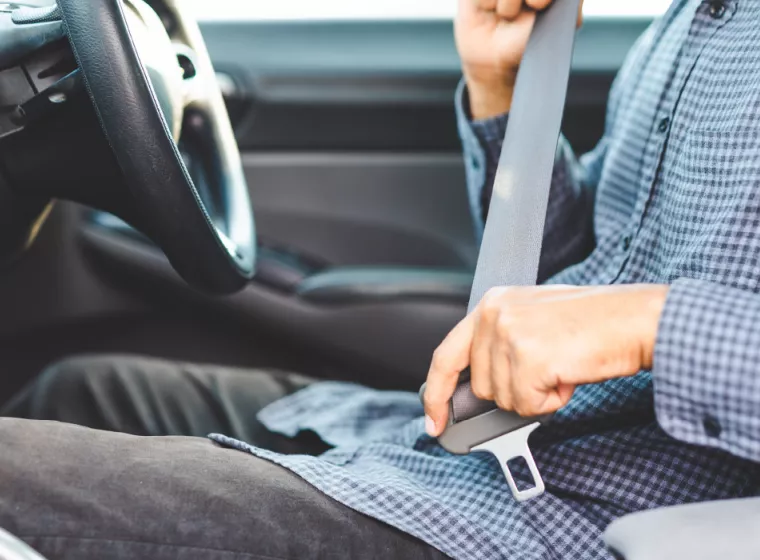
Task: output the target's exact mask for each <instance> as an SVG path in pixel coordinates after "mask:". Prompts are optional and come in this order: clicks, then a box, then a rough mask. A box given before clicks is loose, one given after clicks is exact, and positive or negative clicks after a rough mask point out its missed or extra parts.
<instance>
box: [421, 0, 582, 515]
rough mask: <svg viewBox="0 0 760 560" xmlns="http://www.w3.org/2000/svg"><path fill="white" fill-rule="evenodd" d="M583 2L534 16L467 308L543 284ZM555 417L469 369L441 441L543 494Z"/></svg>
mask: <svg viewBox="0 0 760 560" xmlns="http://www.w3.org/2000/svg"><path fill="white" fill-rule="evenodd" d="M579 5H580V0H555V1H554V2H553V4H552V5H551V6H550V7H549V8H547V9H546V10H545V11H543V12H541V13H539V14H538V16H537V18H536V22H535V25H534V27H533V31H532V33H531V36H530V39H529V41H528V45H527V47H526V50H525V54H524V56H523V60H522V63H521V65H520V70H519V72H518V75H517V82H516V84H515V90H514V95H513V98H512V108H511V110H510V115H509V122H508V124H507V131H506V135H505V137H504V145H503V148H502V152H501V158H500V160H499V167H498V171H497V173H496V178H495V181H494V189H493V195H492V196H491V205H490V207H489V211H488V220H487V223H486V227H485V232H484V235H483V242H482V244H481V246H480V255H479V257H478V264H477V268H476V269H475V279H474V282H473V286H472V293H471V296H470V305H469V309H468V312H472V311H473V310H474V309H475V308H476V307H477V306H478V304H479V303H480V301H481V299H482V298H483V296H484V295H485V293H486V292H487V291H488V290H489V289H490V288H492V287H494V286H531V285H535V284H536V282H537V278H538V264H539V259H540V256H541V243H542V240H543V233H544V222H545V220H546V209H547V204H548V200H549V189H550V186H551V180H552V171H553V169H554V161H555V154H556V151H557V139H558V138H559V134H560V126H561V122H562V114H563V112H564V106H565V98H566V96H567V83H568V79H569V77H570V66H571V62H572V51H573V44H574V40H575V28H576V22H577V18H578V9H579ZM548 351H551V349H549V348H547V352H548ZM424 388H425V387H424V385H423V387H422V389H421V394H424ZM550 417H551V415H550V416H544V417H539V418H522V417H520V416H519V415H517V414H516V413H514V412H506V411H503V410H500V409H498V408H496V406H495V404H494V403H493V402H490V401H481V400H479V399H478V398H477V397H475V395H474V394H473V393H472V390H471V387H470V381H469V371H465V372H463V374H462V377H461V378H460V382H459V385H458V386H457V389H456V391H455V393H454V396H453V398H452V400H451V403H450V409H449V425H448V426H447V428H446V430H445V431H444V433H443V434H442V435H441V436H440V437H439V438H438V441H439V442H440V444H441V446H443V447H444V449H446V450H448V451H449V452H451V453H456V454H460V455H463V454H468V453H470V452H473V451H488V452H490V453H493V454H494V455H495V456H496V458H497V459H498V460H499V463H500V464H501V468H502V470H503V471H504V475H505V476H506V478H507V482H508V484H509V487H510V489H511V490H512V494H513V495H514V497H515V499H516V500H518V501H524V500H528V499H530V498H533V497H535V496H538V495H540V494H543V492H544V482H543V480H542V479H541V474H540V473H539V472H538V468H537V467H536V462H535V460H534V459H533V455H532V454H531V452H530V448H529V447H528V437H529V436H530V434H531V433H532V432H533V431H534V430H535V429H536V428H538V427H539V426H540V425H541V423H543V422H546V421H547V420H549V419H550ZM519 457H522V458H523V459H524V460H525V461H526V463H527V464H528V468H529V470H530V473H531V475H532V476H533V481H534V484H535V486H534V487H533V488H530V489H527V490H522V491H521V490H519V489H518V488H517V485H516V483H515V479H514V477H513V476H512V473H511V471H510V468H509V465H508V462H509V461H511V460H513V459H516V458H519Z"/></svg>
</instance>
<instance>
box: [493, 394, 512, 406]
mask: <svg viewBox="0 0 760 560" xmlns="http://www.w3.org/2000/svg"><path fill="white" fill-rule="evenodd" d="M494 402H495V403H496V406H498V407H499V408H500V409H502V410H512V398H511V397H510V396H509V395H508V394H506V393H505V392H503V391H499V392H498V393H496V394H495V395H494Z"/></svg>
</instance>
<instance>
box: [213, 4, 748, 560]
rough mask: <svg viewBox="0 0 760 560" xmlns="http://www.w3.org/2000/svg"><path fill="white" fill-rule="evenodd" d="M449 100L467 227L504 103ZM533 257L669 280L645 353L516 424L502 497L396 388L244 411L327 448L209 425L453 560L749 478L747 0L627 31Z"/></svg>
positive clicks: (538, 546)
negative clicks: (585, 149) (529, 430)
mask: <svg viewBox="0 0 760 560" xmlns="http://www.w3.org/2000/svg"><path fill="white" fill-rule="evenodd" d="M460 103H461V100H460ZM458 110H459V113H460V121H461V122H460V128H461V134H462V138H463V143H464V148H465V152H466V156H467V157H466V161H467V162H469V164H468V170H467V174H468V183H469V188H470V195H471V201H472V206H473V209H474V213H473V214H474V217H475V220H476V223H477V224H479V225H481V224H482V217H481V214H482V212H481V202H482V199H483V198H484V197H482V196H481V191H482V190H483V186H484V184H487V183H488V181H489V180H490V179H489V178H492V177H493V174H494V169H495V165H496V162H497V159H498V157H497V156H498V153H499V149H500V140H501V137H502V134H503V131H504V125H505V123H504V121H505V119H504V118H502V119H496V120H493V121H488V122H480V123H469V122H468V121H467V118H466V116H465V114H464V111H463V108H462V105H461V104H460V106H459V109H458ZM485 198H487V196H486V197H485ZM541 270H542V272H541V273H542V277H543V278H544V279H546V281H548V282H551V283H563V284H611V283H639V282H649V283H667V284H670V285H671V286H672V288H671V291H670V295H669V297H668V300H667V303H666V305H665V309H664V314H663V316H662V320H661V324H660V329H659V335H658V340H657V344H656V349H655V356H654V367H653V370H652V371H651V372H648V371H647V372H641V373H640V374H639V375H637V376H635V377H631V378H627V379H619V380H614V381H610V382H607V383H603V384H599V385H589V386H584V387H580V388H579V389H578V390H577V391H576V394H575V396H574V397H573V399H572V401H571V403H570V404H569V405H568V406H567V407H566V408H564V409H563V410H561V411H560V412H559V414H557V416H556V417H555V419H554V421H553V423H552V424H550V425H548V426H545V427H543V428H542V429H540V430H539V431H538V432H537V433H535V434H534V436H533V437H532V440H531V443H532V449H533V452H534V455H535V457H536V461H537V463H538V465H539V468H540V469H541V471H542V474H543V476H544V479H545V482H546V486H547V492H546V494H544V495H543V496H541V497H540V498H538V499H535V500H532V501H530V502H527V503H525V504H518V503H517V502H515V501H514V499H513V498H512V494H511V492H510V491H509V488H508V487H507V485H506V482H505V480H504V478H503V475H502V473H501V470H500V469H499V467H498V465H497V464H496V463H495V460H494V459H493V457H492V456H491V455H489V454H481V453H477V454H472V455H469V456H465V457H458V456H453V455H449V454H448V453H446V452H445V451H444V450H443V449H441V447H439V446H438V445H437V444H436V442H435V440H433V439H431V438H429V437H427V436H425V435H424V430H423V421H422V419H421V414H422V409H421V407H420V405H419V402H418V400H417V396H416V395H413V394H409V393H394V392H378V391H373V390H370V389H366V388H363V387H360V386H356V385H349V384H339V383H323V384H317V385H314V386H312V387H310V388H307V389H305V390H303V391H301V392H299V393H296V394H295V395H293V396H291V397H289V398H286V399H284V400H282V401H279V402H276V403H274V404H273V405H271V406H270V407H269V408H267V409H265V410H264V411H263V412H262V413H261V419H262V420H263V421H264V423H265V424H266V425H268V426H269V427H270V428H271V429H272V430H274V431H278V432H281V433H284V434H286V435H289V436H292V435H295V434H296V433H297V432H299V431H300V430H307V429H308V430H314V431H315V432H317V433H318V434H320V435H321V436H322V438H323V439H324V440H325V441H326V442H328V443H330V444H333V445H334V446H335V448H334V449H333V450H331V451H329V452H327V453H325V454H324V455H322V456H321V457H305V456H283V455H277V454H275V453H271V452H269V451H266V450H263V449H258V448H254V447H250V446H248V445H246V444H245V443H242V442H235V441H233V440H229V439H227V438H224V437H222V436H214V437H215V438H216V439H217V440H218V441H220V442H222V443H225V444H228V445H234V446H236V447H239V448H242V449H245V450H248V451H250V452H251V453H253V454H255V455H258V456H259V457H263V458H265V459H269V460H271V461H274V462H275V463H278V464H280V465H282V466H284V467H286V468H288V469H290V470H292V471H294V472H295V473H297V474H298V475H300V476H301V477H303V478H304V479H305V480H307V481H308V482H309V483H311V484H313V485H314V486H315V487H317V488H318V489H320V490H321V491H323V492H325V493H326V494H328V495H330V496H332V497H333V498H335V499H336V500H338V501H340V502H342V503H344V504H346V505H347V506H349V507H351V508H354V509H356V510H358V511H360V512H362V513H364V514H366V515H369V516H372V517H375V518H377V519H380V520H382V521H384V522H385V523H388V524H390V525H393V526H395V527H397V528H399V529H401V530H403V531H405V532H407V533H410V534H412V535H415V536H417V537H419V538H420V539H422V540H424V541H426V542H428V543H429V544H431V545H432V546H434V547H436V548H438V549H439V550H441V551H443V552H444V553H446V554H448V555H450V556H452V557H455V558H477V559H490V558H494V559H495V558H510V559H536V560H538V559H542V560H543V559H547V558H556V559H563V560H566V559H575V558H578V559H587V558H608V553H607V551H606V550H605V548H604V546H603V544H602V542H601V533H602V531H603V530H604V529H605V527H606V526H607V525H608V524H609V523H610V522H611V521H612V520H613V519H615V518H617V517H619V516H621V515H624V514H627V513H630V512H634V511H638V510H643V509H647V508H656V507H662V506H668V505H672V504H680V503H685V502H695V501H704V500H715V499H720V498H730V497H739V496H747V495H756V494H758V493H759V492H760V466H759V462H760V1H758V0H728V1H726V2H724V3H720V2H715V1H710V2H703V1H700V0H680V1H676V2H674V4H673V5H672V6H671V8H670V10H669V11H668V13H667V14H666V15H665V16H664V17H662V18H661V19H660V20H658V21H656V22H655V23H654V24H653V26H652V27H651V28H650V29H649V31H648V32H647V33H646V34H645V35H644V36H643V37H642V38H641V39H640V40H639V42H638V44H637V46H636V47H635V48H634V50H633V51H632V53H631V55H630V57H629V59H628V61H627V63H626V64H625V65H624V67H623V69H622V70H621V72H620V74H619V76H618V78H617V80H616V83H615V86H614V88H613V91H612V94H611V99H610V104H609V109H608V115H607V127H606V132H605V135H604V138H603V139H602V140H601V142H600V144H599V146H598V147H597V148H596V149H595V150H594V151H593V152H592V153H590V154H588V155H586V156H584V157H582V158H580V159H576V157H575V156H574V154H573V152H572V151H571V149H570V147H569V146H568V145H567V143H566V142H564V141H561V142H560V147H559V150H558V153H557V160H556V166H555V170H554V179H553V186H552V194H551V200H550V206H549V211H548V220H547V226H546V234H545V245H544V254H543V261H542V267H541ZM547 351H548V350H547ZM522 474H523V475H524V473H522ZM642 538H645V536H644V535H642Z"/></svg>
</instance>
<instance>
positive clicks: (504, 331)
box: [496, 309, 515, 339]
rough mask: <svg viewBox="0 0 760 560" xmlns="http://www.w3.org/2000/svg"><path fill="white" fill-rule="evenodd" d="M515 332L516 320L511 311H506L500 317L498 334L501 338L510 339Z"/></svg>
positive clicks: (497, 324) (497, 328) (497, 325)
mask: <svg viewBox="0 0 760 560" xmlns="http://www.w3.org/2000/svg"><path fill="white" fill-rule="evenodd" d="M514 330H515V318H514V315H513V314H512V313H510V312H509V309H505V310H504V313H502V314H501V315H500V316H499V320H498V321H497V322H496V334H497V335H499V337H500V338H504V339H509V338H511V337H512V334H513V332H514Z"/></svg>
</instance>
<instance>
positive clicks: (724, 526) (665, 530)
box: [604, 498, 760, 560]
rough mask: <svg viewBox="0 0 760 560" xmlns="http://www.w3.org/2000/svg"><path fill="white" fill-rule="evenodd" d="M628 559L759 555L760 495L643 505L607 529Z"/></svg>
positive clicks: (732, 559)
mask: <svg viewBox="0 0 760 560" xmlns="http://www.w3.org/2000/svg"><path fill="white" fill-rule="evenodd" d="M604 540H605V542H606V543H607V546H608V547H609V548H610V550H612V551H613V553H615V554H617V556H618V557H619V558H621V559H624V560H674V559H679V558H683V559H687V558H688V559H689V560H708V559H709V560H716V559H718V560H753V559H756V558H760V498H747V499H741V500H727V501H721V502H708V503H702V504H690V505H685V506H675V507H670V508H664V509H657V510H651V511H642V512H638V513H634V514H632V515H628V516H626V517H623V518H622V519H618V520H617V521H615V522H614V523H612V524H611V525H610V526H609V527H608V528H607V531H606V532H605V534H604Z"/></svg>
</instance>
